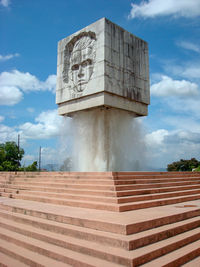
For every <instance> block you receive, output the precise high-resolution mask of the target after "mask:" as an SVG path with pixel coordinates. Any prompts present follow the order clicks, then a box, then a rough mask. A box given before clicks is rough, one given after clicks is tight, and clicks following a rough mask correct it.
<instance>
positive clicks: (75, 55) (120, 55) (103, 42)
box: [56, 18, 150, 171]
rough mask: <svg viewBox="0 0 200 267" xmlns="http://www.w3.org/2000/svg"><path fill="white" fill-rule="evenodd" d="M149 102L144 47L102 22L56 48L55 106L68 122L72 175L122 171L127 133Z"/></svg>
mask: <svg viewBox="0 0 200 267" xmlns="http://www.w3.org/2000/svg"><path fill="white" fill-rule="evenodd" d="M149 99H150V92H149V66H148V45H147V43H146V42H145V41H143V40H141V39H139V38H138V37H136V36H134V35H133V34H131V33H129V32H127V31H125V30H124V29H122V28H121V27H119V26H117V25H116V24H114V23H112V22H111V21H109V20H107V19H106V18H102V19H100V20H99V21H97V22H95V23H93V24H91V25H89V26H87V27H85V28H84V29H82V30H80V31H78V32H76V33H74V34H72V35H70V36H69V37H67V38H64V39H63V40H61V41H60V42H59V43H58V65H57V88H56V103H57V104H58V113H59V114H60V115H63V116H70V117H72V121H73V122H72V125H73V126H74V127H73V129H74V154H75V155H76V156H75V160H74V164H75V165H76V166H75V170H79V171H86V170H87V171H88V170H89V171H117V170H126V169H127V167H126V166H125V165H126V161H127V159H126V158H124V157H125V156H124V155H125V154H126V153H125V150H126V149H127V146H128V144H126V139H128V140H127V142H129V143H130V142H131V140H130V139H131V135H130V136H128V135H127V133H126V131H129V132H130V131H132V130H131V125H132V123H133V118H135V117H138V116H146V115H147V113H148V105H149V102H150V100H149ZM130 124H131V125H130ZM130 134H132V135H134V133H130ZM133 138H134V136H133ZM135 142H136V141H135ZM123 150H124V151H123ZM120 154H121V156H120ZM128 157H129V160H131V159H130V157H131V156H129V155H128Z"/></svg>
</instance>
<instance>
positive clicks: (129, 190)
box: [6, 184, 200, 195]
mask: <svg viewBox="0 0 200 267" xmlns="http://www.w3.org/2000/svg"><path fill="white" fill-rule="evenodd" d="M185 187H186V188H187V186H184V188H185ZM188 187H193V188H200V184H199V185H198V184H197V185H188ZM6 188H13V189H20V190H38V189H39V190H41V187H40V186H28V185H23V186H20V188H19V186H17V185H7V187H6ZM181 188H182V187H181V186H180V189H181ZM44 189H45V190H42V191H48V190H50V191H52V187H45V188H44ZM172 189H173V190H174V189H175V190H177V191H178V190H179V188H177V187H174V186H167V187H151V188H147V189H145V188H139V189H125V190H120V191H117V192H116V193H117V194H123V193H129V192H130V194H131V195H132V192H145V191H151V190H160V191H164V190H172ZM56 190H57V191H61V192H63V193H64V192H69V191H73V192H77V193H78V192H80V193H84V192H86V193H91V194H95V193H99V194H102V193H103V192H104V193H108V194H109V193H110V194H115V191H111V190H104V191H102V190H97V189H81V188H78V189H76V188H73V189H70V188H63V187H57V188H53V191H56ZM184 190H186V189H184ZM187 190H188V189H187Z"/></svg>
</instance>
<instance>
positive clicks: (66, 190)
mask: <svg viewBox="0 0 200 267" xmlns="http://www.w3.org/2000/svg"><path fill="white" fill-rule="evenodd" d="M6 188H11V189H19V190H33V189H35V190H38V189H40V190H41V189H42V188H41V187H40V186H31V187H29V186H26V185H25V186H20V188H19V187H18V186H16V185H11V186H9V187H6ZM29 188H31V189H29ZM48 189H49V190H51V191H52V190H53V192H54V191H56V190H60V191H61V192H69V191H70V192H71V191H73V192H81V193H84V192H86V193H93V192H94V193H95V192H97V193H102V192H104V193H110V194H111V193H112V194H115V192H114V191H110V190H104V191H102V190H92V191H91V189H89V190H87V189H81V188H80V189H76V188H73V189H67V188H63V187H59V188H52V187H45V191H46V190H48ZM42 191H44V190H42Z"/></svg>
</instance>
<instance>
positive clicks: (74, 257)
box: [0, 227, 121, 267]
mask: <svg viewBox="0 0 200 267" xmlns="http://www.w3.org/2000/svg"><path fill="white" fill-rule="evenodd" d="M0 237H1V239H3V240H5V239H6V241H8V243H9V244H12V243H14V244H16V245H17V246H18V250H19V247H20V250H21V247H22V248H24V246H25V247H26V248H27V250H31V251H34V252H37V254H38V255H40V256H45V257H46V258H47V259H50V260H52V259H54V261H55V263H56V264H57V265H55V266H60V262H61V263H65V264H66V263H67V264H69V265H74V266H76V264H77V266H79V265H80V266H88V267H89V266H91V267H92V266H94V267H102V266H106V264H108V262H107V261H106V260H103V259H99V258H97V257H94V256H90V255H85V254H83V253H80V252H77V251H72V250H70V249H67V248H63V247H60V246H57V245H54V244H50V243H47V242H44V241H41V240H38V239H34V238H31V237H29V236H24V235H22V234H18V233H16V232H13V231H10V230H7V229H5V228H2V227H0ZM8 247H9V248H10V245H9V246H8ZM18 250H17V251H18ZM55 258H56V259H55ZM58 258H59V261H58ZM61 258H62V260H61ZM55 263H54V264H55ZM48 266H54V265H50V264H49V265H48ZM61 266H62V265H61ZM63 266H66V265H63ZM67 266H68V265H67ZM119 266H121V265H120V264H117V263H113V262H109V267H119Z"/></svg>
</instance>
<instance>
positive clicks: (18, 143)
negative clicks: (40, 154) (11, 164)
mask: <svg viewBox="0 0 200 267" xmlns="http://www.w3.org/2000/svg"><path fill="white" fill-rule="evenodd" d="M19 146H20V135H19V134H18V141H17V148H18V151H17V156H18V157H17V162H18V167H19V166H20V163H19V156H20V154H19V150H20V147H19Z"/></svg>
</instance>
